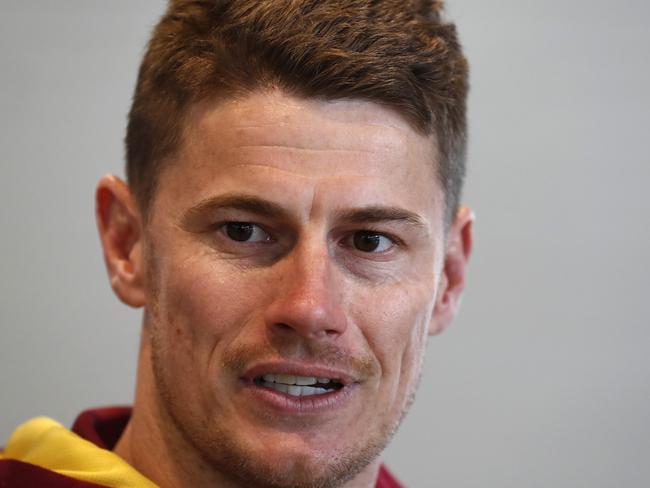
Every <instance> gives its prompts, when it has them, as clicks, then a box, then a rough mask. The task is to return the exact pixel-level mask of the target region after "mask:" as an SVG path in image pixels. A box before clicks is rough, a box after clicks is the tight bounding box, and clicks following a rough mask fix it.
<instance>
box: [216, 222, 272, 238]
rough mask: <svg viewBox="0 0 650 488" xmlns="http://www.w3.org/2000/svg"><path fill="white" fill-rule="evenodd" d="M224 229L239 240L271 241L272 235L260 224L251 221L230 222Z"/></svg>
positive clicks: (229, 235) (230, 236) (231, 236)
mask: <svg viewBox="0 0 650 488" xmlns="http://www.w3.org/2000/svg"><path fill="white" fill-rule="evenodd" d="M223 230H224V232H225V233H226V235H227V236H228V237H229V238H230V239H232V240H233V241H237V242H263V241H270V240H271V236H270V235H269V234H268V233H267V232H266V231H265V230H264V229H262V228H261V227H260V226H259V225H256V224H252V223H250V222H228V223H226V224H224V226H223Z"/></svg>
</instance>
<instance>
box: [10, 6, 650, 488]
mask: <svg viewBox="0 0 650 488" xmlns="http://www.w3.org/2000/svg"><path fill="white" fill-rule="evenodd" d="M163 8H164V2H163V1H161V0H156V1H154V0H147V1H144V0H138V1H137V2H134V1H129V0H112V1H111V2H106V1H99V0H74V1H73V0H65V1H63V0H60V1H57V2H48V1H44V0H41V1H25V0H20V1H19V0H2V1H0V63H1V64H0V66H1V68H0V69H1V73H2V74H1V76H0V129H1V130H0V144H1V145H0V169H1V172H0V229H1V232H2V234H1V239H0V327H2V329H1V335H0V371H1V372H0V413H1V414H0V444H1V443H2V442H4V440H6V439H7V437H8V436H9V434H10V432H11V431H12V430H13V428H14V427H15V426H16V425H17V424H18V423H20V422H21V421H23V420H26V419H28V418H30V417H32V416H35V415H41V414H45V415H48V416H51V417H53V418H56V419H58V420H60V421H62V422H64V423H66V424H70V423H71V422H72V420H73V418H74V417H75V415H76V414H77V413H78V412H79V411H80V410H82V409H84V408H86V407H89V406H96V405H104V404H114V403H129V402H130V401H131V398H132V391H133V388H134V375H135V365H136V352H137V343H138V335H139V323H140V312H139V311H133V310H129V309H127V308H126V307H125V306H123V305H122V304H121V303H119V302H118V301H117V299H116V298H115V297H114V296H113V294H112V292H111V291H110V288H109V286H108V281H107V279H106V276H105V271H104V266H103V261H102V258H101V251H100V247H99V241H98V238H97V236H96V231H95V224H94V217H93V212H94V209H93V193H94V185H95V183H96V181H97V180H98V178H99V177H100V176H101V175H102V174H103V173H106V172H112V173H118V174H121V173H122V163H123V149H122V139H123V136H124V129H125V121H126V113H127V111H128V107H129V102H130V97H131V93H132V90H133V86H134V82H135V77H136V70H137V66H138V64H139V59H140V57H141V55H142V53H143V48H144V44H145V42H146V39H147V37H148V34H149V31H150V29H151V27H152V26H153V25H154V23H155V22H156V20H157V18H158V17H159V15H160V14H161V13H162V11H163ZM448 12H449V14H450V17H451V18H452V19H454V20H455V21H456V22H457V25H458V28H459V31H460V35H461V39H462V41H463V44H464V45H465V49H466V53H467V55H468V57H469V60H470V63H471V67H472V92H471V96H470V128H471V139H470V148H469V149H470V150H469V168H470V169H469V174H468V181H467V189H466V193H465V201H466V202H467V203H469V204H470V205H471V206H472V207H474V208H475V209H476V213H477V216H478V220H477V223H476V227H475V231H476V241H475V254H474V256H473V261H472V265H471V269H470V277H469V285H468V289H467V292H466V296H465V299H464V303H463V309H462V311H461V314H460V317H459V318H458V320H457V321H456V323H455V324H454V325H453V326H452V327H451V328H450V329H449V330H448V331H446V332H445V333H444V334H442V335H440V336H437V337H435V338H433V339H432V340H431V342H430V344H429V346H428V360H427V363H426V366H425V371H424V376H423V379H422V385H421V389H420V392H419V395H418V398H417V401H416V404H415V406H414V407H413V409H412V411H411V413H410V414H409V416H408V417H407V420H406V421H405V423H404V425H403V426H402V429H401V430H400V432H399V433H398V435H397V436H396V438H395V440H394V442H393V443H392V444H391V446H390V447H389V448H388V450H387V452H386V455H385V459H386V460H387V462H388V464H389V465H390V466H391V468H392V469H393V470H394V471H395V472H396V473H397V475H398V476H399V477H400V478H401V479H402V480H403V481H404V482H406V484H407V485H408V486H410V487H436V486H448V487H453V488H461V487H462V488H465V487H467V488H469V487H476V488H478V487H500V488H521V487H526V488H529V487H546V486H553V487H555V488H565V487H566V488H574V487H590V488H599V487H630V488H636V487H639V488H641V487H645V486H650V463H649V462H648V460H649V459H650V347H649V346H650V327H649V325H650V324H649V323H650V320H649V319H648V312H647V303H648V301H649V300H648V295H649V293H650V278H649V274H650V273H649V272H650V259H649V257H648V252H649V251H650V219H649V217H648V214H649V213H650V203H649V200H648V192H647V187H648V181H649V180H650V156H649V154H650V151H649V149H648V133H649V131H650V94H649V90H648V87H650V29H649V28H648V24H647V22H648V18H650V4H649V3H648V2H645V1H640V0H638V1H635V0H622V1H620V2H610V1H604V0H594V1H586V0H579V1H578V0H574V1H566V2H539V1H530V0H504V1H502V2H486V1H484V0H465V1H461V0H451V1H450V2H448Z"/></svg>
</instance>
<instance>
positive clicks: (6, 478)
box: [0, 407, 403, 488]
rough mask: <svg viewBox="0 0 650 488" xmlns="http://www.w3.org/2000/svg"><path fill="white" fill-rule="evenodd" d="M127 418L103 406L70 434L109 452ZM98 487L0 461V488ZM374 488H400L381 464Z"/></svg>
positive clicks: (80, 419)
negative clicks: (42, 487)
mask: <svg viewBox="0 0 650 488" xmlns="http://www.w3.org/2000/svg"><path fill="white" fill-rule="evenodd" d="M130 417H131V408H129V407H106V408H97V409H93V410H86V411H85V412H82V413H81V415H79V417H77V420H75V422H74V425H73V426H72V431H73V432H74V433H75V434H77V435H79V436H80V437H83V438H84V439H86V440H87V441H90V442H92V443H93V444H95V445H96V446H97V447H101V448H102V449H108V450H109V451H110V450H112V449H113V447H114V446H115V444H116V443H117V441H118V439H119V438H120V436H121V435H122V431H123V430H124V428H125V427H126V424H127V423H128V421H129V418H130ZM37 486H44V487H45V486H47V487H48V488H98V487H99V486H100V485H96V484H94V483H89V482H87V481H80V480H77V479H74V478H70V477H68V476H63V475H60V474H58V473H55V472H54V471H48V470H47V469H43V468H41V467H39V466H35V465H33V464H29V463H24V462H22V461H16V460H14V459H0V488H33V487H37ZM375 488H403V486H402V485H401V484H400V483H399V482H398V481H397V480H396V479H395V478H394V477H393V475H392V474H391V473H390V472H389V471H388V469H386V467H385V466H384V465H383V464H382V465H381V467H380V468H379V476H378V478H377V484H376V485H375Z"/></svg>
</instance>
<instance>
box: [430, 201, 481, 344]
mask: <svg viewBox="0 0 650 488" xmlns="http://www.w3.org/2000/svg"><path fill="white" fill-rule="evenodd" d="M473 222H474V213H473V212H472V211H471V210H470V209H469V208H467V207H461V208H460V209H459V210H458V214H457V215H456V220H455V221H454V222H453V224H452V225H451V228H450V229H449V232H448V234H447V244H446V247H445V261H444V263H443V269H442V274H441V276H440V283H439V285H438V295H437V298H436V304H435V307H434V310H433V317H432V320H431V328H430V329H429V335H435V334H438V333H440V332H442V331H443V330H444V329H445V328H446V327H447V326H448V325H449V324H451V322H452V321H453V319H454V317H455V316H456V313H457V312H458V309H459V307H460V299H461V296H462V294H463V289H464V288H465V275H466V268H467V263H468V261H469V257H470V254H471V252H472V224H473Z"/></svg>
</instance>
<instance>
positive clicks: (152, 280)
mask: <svg viewBox="0 0 650 488" xmlns="http://www.w3.org/2000/svg"><path fill="white" fill-rule="evenodd" d="M435 154H436V153H435V144H434V142H433V139H432V138H431V137H425V136H422V135H419V134H417V133H416V132H415V131H413V130H412V129H411V128H410V126H409V125H408V124H407V123H406V122H405V121H404V120H403V119H402V118H401V117H399V116H398V115H396V114H395V113H394V112H392V111H390V110H388V109H385V108H381V107H379V106H378V105H375V104H372V103H369V102H361V101H337V102H324V101H314V100H304V99H298V98H293V97H290V96H286V95H284V94H282V93H280V92H265V93H257V94H254V95H252V96H249V97H248V98H245V99H239V100H236V101H226V102H222V103H219V104H204V105H202V106H199V107H196V109H195V110H194V111H193V112H192V114H191V116H190V119H189V122H188V125H187V130H186V133H185V140H184V143H183V146H182V148H181V150H180V153H179V154H178V155H177V157H175V159H174V161H172V162H171V163H170V164H168V165H166V166H165V168H164V169H163V171H162V172H161V174H160V178H159V185H158V188H157V193H156V198H155V200H154V204H153V207H152V209H151V212H152V213H151V216H150V221H149V222H148V224H147V228H146V245H145V247H144V250H145V251H144V252H145V262H146V263H147V265H146V266H147V304H146V311H147V312H146V328H145V340H150V343H151V348H152V359H153V369H154V374H155V378H156V389H157V391H158V393H159V395H160V396H159V398H160V399H161V403H162V405H163V408H164V410H165V411H166V414H168V416H169V418H170V419H171V420H172V422H171V424H173V425H169V426H167V427H166V428H169V429H175V430H176V431H177V432H179V433H180V434H181V436H182V437H183V438H184V439H186V440H188V443H189V444H190V445H191V448H192V449H196V450H197V452H198V453H199V454H200V455H201V456H202V457H203V458H204V459H207V460H208V461H209V462H210V463H211V464H212V465H213V466H216V467H217V468H218V469H219V470H221V471H222V472H228V473H230V475H231V476H233V477H234V478H240V479H244V480H249V483H250V485H253V484H254V482H255V480H258V481H259V480H260V479H266V480H267V482H269V483H270V484H271V485H272V484H273V483H275V484H276V485H277V486H282V485H286V486H301V483H302V484H304V485H306V486H307V485H309V483H313V482H316V486H318V483H321V482H322V486H327V483H326V482H325V481H324V480H330V481H332V484H336V483H337V482H340V481H341V480H344V479H346V478H347V477H350V476H352V475H355V474H356V473H358V472H359V471H360V470H361V469H362V468H363V467H365V466H366V465H367V464H368V463H369V462H371V461H372V460H373V459H374V458H375V457H376V455H377V454H378V453H379V452H380V451H381V449H383V447H384V446H385V444H386V443H387V442H388V440H389V438H390V436H391V434H392V432H393V431H394V430H395V428H396V426H397V424H398V423H399V421H400V418H401V417H402V415H403V413H404V412H405V411H406V409H407V408H408V405H409V403H410V401H411V399H412V396H413V394H414V390H415V388H416V384H417V381H418V377H419V374H420V369H421V362H422V358H423V353H424V347H425V342H426V337H427V334H428V332H429V328H430V324H431V319H432V315H433V313H434V303H435V299H436V292H437V286H438V281H439V277H440V272H441V268H442V262H443V258H444V232H443V210H444V208H443V201H444V199H443V194H442V191H441V189H440V188H439V185H438V183H437V182H436V178H435V176H434V170H435ZM147 338H149V339H147Z"/></svg>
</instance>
